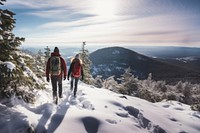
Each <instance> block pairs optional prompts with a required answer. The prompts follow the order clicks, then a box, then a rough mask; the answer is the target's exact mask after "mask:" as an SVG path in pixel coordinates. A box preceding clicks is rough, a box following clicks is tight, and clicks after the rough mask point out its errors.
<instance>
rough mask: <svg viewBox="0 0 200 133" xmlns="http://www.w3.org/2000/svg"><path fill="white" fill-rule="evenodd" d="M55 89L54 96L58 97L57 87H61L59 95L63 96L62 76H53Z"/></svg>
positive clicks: (52, 81) (52, 80) (53, 87)
mask: <svg viewBox="0 0 200 133" xmlns="http://www.w3.org/2000/svg"><path fill="white" fill-rule="evenodd" d="M51 83H52V89H53V98H55V97H57V87H58V89H59V91H58V92H59V97H62V76H51Z"/></svg>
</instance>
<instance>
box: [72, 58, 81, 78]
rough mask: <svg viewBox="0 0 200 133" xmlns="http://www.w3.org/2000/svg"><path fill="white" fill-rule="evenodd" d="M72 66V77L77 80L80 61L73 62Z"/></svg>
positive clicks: (79, 71)
mask: <svg viewBox="0 0 200 133" xmlns="http://www.w3.org/2000/svg"><path fill="white" fill-rule="evenodd" d="M73 63H74V64H73V66H72V76H73V77H75V78H78V77H80V76H81V63H80V60H77V59H75V60H73Z"/></svg>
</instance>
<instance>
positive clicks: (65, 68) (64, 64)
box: [46, 52, 67, 78]
mask: <svg viewBox="0 0 200 133" xmlns="http://www.w3.org/2000/svg"><path fill="white" fill-rule="evenodd" d="M52 56H59V57H60V59H61V68H62V72H61V74H60V75H59V76H61V77H62V75H64V78H66V76H67V67H66V63H65V60H64V59H63V58H62V57H61V55H60V54H59V53H57V52H53V53H51V57H52ZM51 57H50V58H49V59H48V61H47V65H46V77H49V73H50V59H51Z"/></svg>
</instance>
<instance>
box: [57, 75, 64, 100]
mask: <svg viewBox="0 0 200 133" xmlns="http://www.w3.org/2000/svg"><path fill="white" fill-rule="evenodd" d="M58 88H59V98H62V97H63V96H62V77H58Z"/></svg>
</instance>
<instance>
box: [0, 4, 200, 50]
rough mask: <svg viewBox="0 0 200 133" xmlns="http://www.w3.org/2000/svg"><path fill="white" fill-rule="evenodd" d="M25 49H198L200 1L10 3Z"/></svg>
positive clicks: (199, 40)
mask: <svg viewBox="0 0 200 133" xmlns="http://www.w3.org/2000/svg"><path fill="white" fill-rule="evenodd" d="M4 4H5V5H4V6H2V7H3V8H6V9H9V10H12V11H13V12H15V13H16V15H15V18H16V19H17V23H16V28H15V29H14V33H15V34H16V35H17V36H19V37H25V38H26V41H25V43H23V45H25V46H32V45H34V46H36V45H43V44H45V45H55V44H60V45H72V44H81V43H82V42H83V41H86V42H87V44H90V45H94V44H103V43H104V44H108V45H112V44H119V45H156V46H166V45H170V46H191V47H193V46H194V47H200V0H43V1H41V0H7V2H5V3H4Z"/></svg>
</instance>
